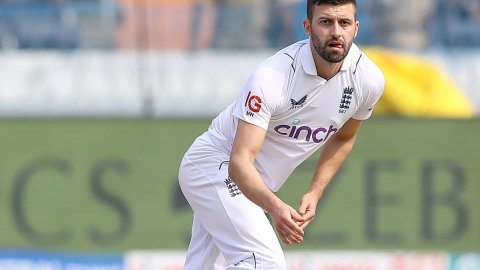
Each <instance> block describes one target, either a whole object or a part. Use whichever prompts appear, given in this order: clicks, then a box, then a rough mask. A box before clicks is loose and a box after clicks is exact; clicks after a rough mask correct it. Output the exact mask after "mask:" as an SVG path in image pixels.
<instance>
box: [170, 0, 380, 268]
mask: <svg viewBox="0 0 480 270" xmlns="http://www.w3.org/2000/svg"><path fill="white" fill-rule="evenodd" d="M358 27H359V22H358V21H357V20H356V1H355V0H308V3H307V19H306V20H305V21H304V28H305V32H306V33H307V34H308V36H309V37H310V38H309V39H308V40H304V41H299V42H297V43H295V44H292V45H290V46H289V47H287V48H285V49H282V50H280V51H279V52H277V53H276V54H275V55H273V56H271V57H270V58H268V59H267V60H265V61H264V62H263V63H261V64H260V65H259V66H258V67H257V68H256V69H255V70H254V71H253V72H252V73H251V75H250V76H249V78H248V80H247V82H246V84H245V86H244V87H243V89H242V90H241V91H240V93H239V96H238V97H237V99H236V100H235V101H234V102H233V103H232V104H231V105H230V106H228V107H227V108H226V109H225V110H224V111H223V112H221V113H220V114H219V115H218V116H217V117H216V118H215V119H214V120H213V121H212V123H211V125H210V127H209V128H208V130H207V131H206V132H205V133H204V134H202V135H201V136H199V137H198V138H197V139H196V140H195V142H194V143H193V144H192V146H191V147H190V148H189V150H188V151H187V153H186V154H185V156H184V158H183V160H182V163H181V165H180V170H179V182H180V186H181V189H182V191H183V193H184V195H185V197H186V199H187V201H188V202H189V204H190V206H191V207H192V209H193V212H194V218H193V225H192V238H191V241H190V246H189V248H188V252H187V259H186V262H185V267H184V269H186V270H199V269H205V270H207V269H214V264H215V261H216V259H217V257H218V256H219V255H220V253H221V255H223V257H224V258H225V262H226V264H227V265H228V266H226V269H286V262H285V258H284V254H283V251H282V248H281V246H280V242H279V240H278V238H277V234H278V237H279V238H280V239H281V240H282V241H283V242H284V243H286V244H287V245H291V244H292V243H297V244H298V243H301V242H302V241H303V235H304V230H305V228H306V227H307V225H308V224H309V223H310V222H311V221H312V220H313V218H314V216H315V211H316V207H317V204H318V202H319V200H320V198H321V196H322V193H323V191H324V190H325V188H326V187H327V185H328V183H329V182H330V180H331V179H332V178H333V176H334V175H335V173H336V172H337V171H338V170H339V168H340V166H341V165H342V164H343V162H344V160H345V159H346V158H347V156H348V155H349V153H350V152H351V150H352V147H353V144H354V141H355V137H356V134H357V132H358V130H359V128H360V125H361V121H362V120H366V119H368V118H369V117H370V115H371V114H372V110H373V107H374V105H375V104H376V102H377V101H378V99H379V98H380V96H381V95H382V93H383V88H384V83H385V80H384V76H383V74H382V72H381V71H380V69H379V68H378V67H377V66H376V65H375V64H374V63H373V62H372V61H370V60H369V59H368V57H367V56H366V55H365V54H363V53H362V51H361V50H360V49H359V48H358V47H357V46H356V45H354V44H353V43H352V42H353V39H354V38H355V36H356V34H357V31H358ZM320 148H322V152H321V155H320V158H319V160H318V164H317V166H316V169H315V172H314V175H313V178H312V180H311V184H310V187H309V189H308V190H307V191H306V192H305V194H304V195H303V196H302V198H301V200H300V207H299V209H298V210H296V209H294V208H293V207H291V206H289V205H287V204H286V203H284V202H283V201H282V200H281V199H280V198H279V197H277V196H276V195H275V192H277V191H278V190H279V189H280V187H281V186H282V185H283V183H284V182H285V181H286V180H287V178H288V177H289V175H290V174H291V173H292V171H293V170H294V169H295V168H296V167H297V166H298V165H299V164H300V163H302V162H303V161H304V160H305V159H306V158H308V157H309V156H310V155H311V154H313V153H314V152H315V151H316V150H318V149H320ZM265 212H266V213H268V214H269V215H270V216H271V220H272V223H273V227H272V224H270V222H269V220H268V218H267V217H266V215H265ZM274 229H275V230H276V232H277V234H276V233H275V230H274Z"/></svg>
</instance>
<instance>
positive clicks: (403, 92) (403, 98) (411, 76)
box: [362, 48, 474, 118]
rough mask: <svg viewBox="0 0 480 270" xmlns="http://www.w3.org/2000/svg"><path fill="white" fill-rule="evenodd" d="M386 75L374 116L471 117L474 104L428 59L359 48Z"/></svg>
mask: <svg viewBox="0 0 480 270" xmlns="http://www.w3.org/2000/svg"><path fill="white" fill-rule="evenodd" d="M362 50H363V51H364V52H365V53H366V54H367V55H368V57H369V58H370V59H372V61H374V62H375V63H376V64H377V65H378V66H379V67H380V69H381V70H382V71H383V73H384V74H385V79H386V84H385V92H384V94H383V96H382V98H381V99H380V101H379V102H378V104H377V106H376V107H375V113H376V114H377V115H404V116H423V117H443V118H472V117H473V116H474V109H473V105H472V104H471V103H470V101H469V100H468V99H467V97H465V96H464V95H463V93H462V92H461V90H460V89H459V88H458V87H457V86H456V85H455V83H454V82H452V81H451V80H450V79H449V78H448V77H447V76H446V75H445V74H442V72H441V71H440V70H439V69H438V68H437V67H436V66H435V65H434V64H433V63H430V62H429V61H426V60H423V59H420V58H419V57H415V56H411V55H407V54H405V53H399V52H393V51H389V50H386V49H382V48H362Z"/></svg>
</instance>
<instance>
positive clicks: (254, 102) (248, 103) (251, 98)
mask: <svg viewBox="0 0 480 270" xmlns="http://www.w3.org/2000/svg"><path fill="white" fill-rule="evenodd" d="M245 107H247V108H248V110H249V111H247V115H248V116H253V115H254V113H258V112H259V111H260V109H261V108H262V99H261V98H260V97H259V96H255V95H252V91H250V92H248V95H247V98H246V99H245Z"/></svg>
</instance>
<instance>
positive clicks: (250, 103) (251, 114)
mask: <svg viewBox="0 0 480 270" xmlns="http://www.w3.org/2000/svg"><path fill="white" fill-rule="evenodd" d="M271 80H272V76H271V74H269V73H268V72H267V73H266V72H264V71H259V70H256V71H255V72H254V73H252V75H250V77H249V78H248V80H247V83H246V84H245V86H244V87H243V89H242V90H241V91H240V94H239V96H238V97H237V99H236V101H235V104H234V108H233V115H234V116H235V117H237V118H239V119H241V120H243V121H245V122H247V123H250V124H253V125H256V126H258V127H261V128H262V129H264V130H267V129H268V124H269V122H270V117H271V115H272V113H273V107H274V106H272V104H274V103H276V100H277V97H278V96H275V95H274V93H275V90H273V91H272V89H270V88H278V87H281V86H278V81H277V82H276V83H273V84H272V83H271ZM280 90H281V89H280Z"/></svg>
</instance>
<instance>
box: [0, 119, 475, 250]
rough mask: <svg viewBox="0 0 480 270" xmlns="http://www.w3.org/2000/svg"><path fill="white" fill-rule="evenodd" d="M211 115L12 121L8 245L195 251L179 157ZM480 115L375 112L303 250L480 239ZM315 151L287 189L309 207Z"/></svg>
mask: <svg viewBox="0 0 480 270" xmlns="http://www.w3.org/2000/svg"><path fill="white" fill-rule="evenodd" d="M209 122H210V120H178V119H171V120H159V119H156V120H75V119H66V120H1V121H0V130H1V132H0V138H1V140H0V147H1V148H0V149H1V154H2V156H1V161H0V202H1V203H0V248H5V247H8V248H12V247H15V248H41V249H53V250H67V251H82V250H88V251H124V250H128V249H186V246H187V244H188V239H189V234H190V225H191V224H190V222H191V214H192V213H191V210H190V208H189V207H188V205H187V204H186V202H185V201H184V199H183V197H182V196H181V195H180V193H179V189H178V185H177V179H176V176H177V170H178V163H179V161H180V159H181V157H182V155H183V153H184V151H185V150H186V149H187V148H188V146H189V144H190V143H191V141H193V139H194V138H195V137H196V136H197V135H199V134H200V133H202V132H203V131H204V130H205V129H206V128H207V127H208V125H209ZM479 134H480V122H478V121H446V120H445V121H441V120H405V119H373V120H369V121H367V122H366V123H365V124H364V126H363V127H362V131H361V134H360V135H359V138H358V141H357V145H356V147H355V149H354V152H353V154H352V156H351V158H350V159H349V160H348V162H347V163H346V164H345V166H344V168H343V170H342V171H341V172H340V173H339V174H338V175H337V177H336V179H335V181H334V182H333V183H332V185H331V186H330V187H329V189H328V190H327V193H326V194H325V197H324V198H323V200H322V203H321V204H320V206H319V209H318V215H317V217H316V220H315V222H314V223H313V224H312V225H311V226H310V228H309V230H308V231H307V237H306V241H305V243H304V244H303V245H301V246H299V247H300V248H309V249H442V250H478V249H480V247H479V245H480V244H479V243H480V211H479V205H480V195H479V194H480V158H479V155H480V143H479V142H478V138H480V137H479V136H480V135H479ZM314 165H315V160H314V158H312V159H309V160H307V162H306V163H305V164H304V165H302V166H301V167H299V168H298V169H297V171H296V172H295V173H294V175H293V176H292V177H291V179H290V180H289V182H287V185H286V186H285V187H284V189H282V190H281V192H280V195H281V196H282V198H284V199H285V200H286V201H288V202H289V203H291V204H292V205H294V206H295V207H297V206H298V200H299V198H300V196H301V195H302V192H304V190H305V189H306V187H307V186H308V183H309V181H310V177H311V175H312V172H313V166H314Z"/></svg>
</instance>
